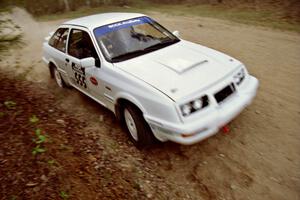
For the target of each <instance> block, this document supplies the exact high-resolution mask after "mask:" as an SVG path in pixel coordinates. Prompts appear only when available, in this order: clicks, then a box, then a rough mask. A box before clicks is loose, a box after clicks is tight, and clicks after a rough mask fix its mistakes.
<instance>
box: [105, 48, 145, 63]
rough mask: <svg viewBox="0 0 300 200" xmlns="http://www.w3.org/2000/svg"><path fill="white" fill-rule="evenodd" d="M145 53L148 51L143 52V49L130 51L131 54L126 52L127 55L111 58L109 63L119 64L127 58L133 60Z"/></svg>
mask: <svg viewBox="0 0 300 200" xmlns="http://www.w3.org/2000/svg"><path fill="white" fill-rule="evenodd" d="M145 52H148V51H147V50H145V49H139V50H136V51H131V52H128V53H124V54H121V55H118V56H115V57H113V58H111V61H113V62H120V61H123V60H125V59H129V58H133V57H136V56H139V55H142V54H145Z"/></svg>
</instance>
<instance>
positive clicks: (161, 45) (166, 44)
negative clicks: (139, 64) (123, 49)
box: [144, 39, 180, 50]
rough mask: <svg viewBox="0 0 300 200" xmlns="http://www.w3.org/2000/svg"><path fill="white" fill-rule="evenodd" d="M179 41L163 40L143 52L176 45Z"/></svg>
mask: <svg viewBox="0 0 300 200" xmlns="http://www.w3.org/2000/svg"><path fill="white" fill-rule="evenodd" d="M179 41H180V40H179V39H171V40H170V39H169V40H163V41H162V42H160V43H157V44H155V45H152V46H150V47H147V48H145V49H144V50H156V49H160V48H162V47H165V46H169V45H171V44H174V43H177V42H179Z"/></svg>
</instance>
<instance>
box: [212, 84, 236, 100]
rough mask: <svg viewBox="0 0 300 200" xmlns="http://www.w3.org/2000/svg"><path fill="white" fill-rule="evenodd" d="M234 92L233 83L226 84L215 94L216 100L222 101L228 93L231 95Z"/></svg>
mask: <svg viewBox="0 0 300 200" xmlns="http://www.w3.org/2000/svg"><path fill="white" fill-rule="evenodd" d="M234 92H235V87H234V84H233V83H231V84H230V85H228V86H226V87H225V88H223V89H222V90H220V91H219V92H217V93H216V94H215V98H216V101H217V102H218V103H221V102H223V101H224V100H225V99H227V98H228V97H229V96H230V95H232V94H233V93H234Z"/></svg>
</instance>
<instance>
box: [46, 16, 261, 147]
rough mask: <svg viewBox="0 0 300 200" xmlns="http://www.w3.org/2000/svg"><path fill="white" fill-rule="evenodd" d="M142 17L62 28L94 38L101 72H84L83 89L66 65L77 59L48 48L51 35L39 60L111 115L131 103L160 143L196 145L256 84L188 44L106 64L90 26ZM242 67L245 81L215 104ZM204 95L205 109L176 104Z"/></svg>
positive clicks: (232, 63) (231, 62) (83, 21)
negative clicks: (184, 111) (187, 112)
mask: <svg viewBox="0 0 300 200" xmlns="http://www.w3.org/2000/svg"><path fill="white" fill-rule="evenodd" d="M141 16H145V15H143V14H136V13H107V14H99V15H92V16H88V17H83V18H78V19H75V20H71V21H68V22H65V23H64V24H63V25H61V26H60V27H65V28H69V29H72V28H75V29H81V30H84V31H86V32H88V33H89V35H90V37H91V39H92V42H93V44H94V47H95V49H96V51H97V53H98V56H99V59H100V62H101V68H99V67H90V68H87V69H85V74H86V80H87V89H83V88H80V87H78V86H77V85H76V84H74V80H72V76H71V75H70V74H71V73H72V72H71V71H70V69H71V68H70V64H69V63H66V62H65V59H66V58H68V59H69V60H70V63H76V64H77V65H78V66H80V60H79V59H77V58H74V57H72V56H70V55H68V54H67V53H64V52H61V51H59V50H57V49H55V48H53V47H51V46H50V45H49V44H48V40H49V38H50V37H46V38H45V42H44V44H43V51H44V56H43V61H44V62H45V63H46V64H47V65H48V66H49V64H50V63H51V64H53V65H55V66H56V67H57V68H58V70H59V71H60V72H61V75H62V77H63V80H64V81H65V82H66V83H67V84H69V85H72V86H73V87H75V88H76V89H78V90H79V91H81V92H83V93H84V94H85V95H87V96H89V97H91V98H92V99H94V100H95V101H97V102H98V103H100V104H102V105H103V106H105V107H107V108H108V109H110V110H111V111H113V112H114V113H115V114H116V113H117V112H116V110H115V108H116V104H117V103H118V100H119V99H126V100H128V101H130V102H132V103H133V104H134V105H136V106H137V107H138V108H139V109H140V110H141V111H142V112H143V115H144V118H145V120H146V121H147V122H148V123H149V125H150V127H151V129H152V131H153V134H154V135H155V136H156V137H157V139H159V140H161V141H168V140H170V141H174V142H177V143H180V144H193V143H196V142H199V141H201V140H203V139H205V138H207V137H209V136H211V135H213V134H215V133H217V132H218V130H219V128H220V127H222V126H224V125H225V124H227V123H228V122H230V121H231V120H232V119H233V118H234V117H236V116H237V115H238V114H239V113H240V112H242V110H243V109H244V108H245V107H246V106H248V105H250V103H251V102H252V100H253V98H254V97H255V95H256V92H257V88H258V85H259V83H258V80H257V79H256V78H254V77H253V76H251V75H249V74H248V72H247V70H246V68H245V66H244V65H243V64H242V63H241V62H239V61H238V60H236V59H234V58H232V57H230V56H228V55H225V54H223V53H220V52H218V51H215V50H213V49H210V48H207V47H204V46H201V45H198V44H194V43H192V42H188V41H185V40H181V41H180V42H178V43H176V44H173V45H170V46H168V47H165V48H162V49H159V50H156V51H153V52H150V53H147V54H144V55H141V56H138V57H135V58H131V59H129V60H126V61H123V62H118V63H110V62H108V61H106V60H105V58H104V56H103V54H102V52H101V50H100V48H99V46H98V44H97V42H96V39H95V36H94V34H93V30H94V28H96V27H99V26H103V25H107V24H111V23H116V22H119V21H122V20H126V19H132V18H136V17H141ZM60 27H59V28H60ZM52 34H53V33H52ZM52 34H51V35H52ZM66 46H67V45H66ZM66 52H67V51H66ZM241 69H244V70H245V78H244V80H243V82H242V83H241V84H240V85H236V84H234V85H235V88H236V91H235V92H234V93H233V94H232V95H231V96H230V97H228V98H227V99H225V100H224V101H223V102H221V103H218V102H217V101H216V99H215V97H214V95H215V94H216V93H217V92H218V91H220V90H221V89H223V88H224V87H226V86H228V85H229V84H232V83H233V77H234V75H235V74H236V73H238V72H239V70H241ZM90 77H94V78H95V79H96V80H97V82H98V84H97V85H93V84H91V83H90V82H89V78H90ZM203 95H207V96H208V98H209V105H208V106H207V107H205V108H204V109H203V110H200V111H197V112H194V113H192V114H191V115H189V116H183V115H182V113H181V109H180V106H181V105H182V104H185V103H187V102H189V101H191V100H194V99H195V98H199V97H201V96H203Z"/></svg>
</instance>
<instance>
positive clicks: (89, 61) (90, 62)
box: [80, 57, 96, 68]
mask: <svg viewBox="0 0 300 200" xmlns="http://www.w3.org/2000/svg"><path fill="white" fill-rule="evenodd" d="M80 64H81V67H83V68H89V67H95V64H96V62H95V58H93V57H88V58H83V59H81V60H80Z"/></svg>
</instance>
